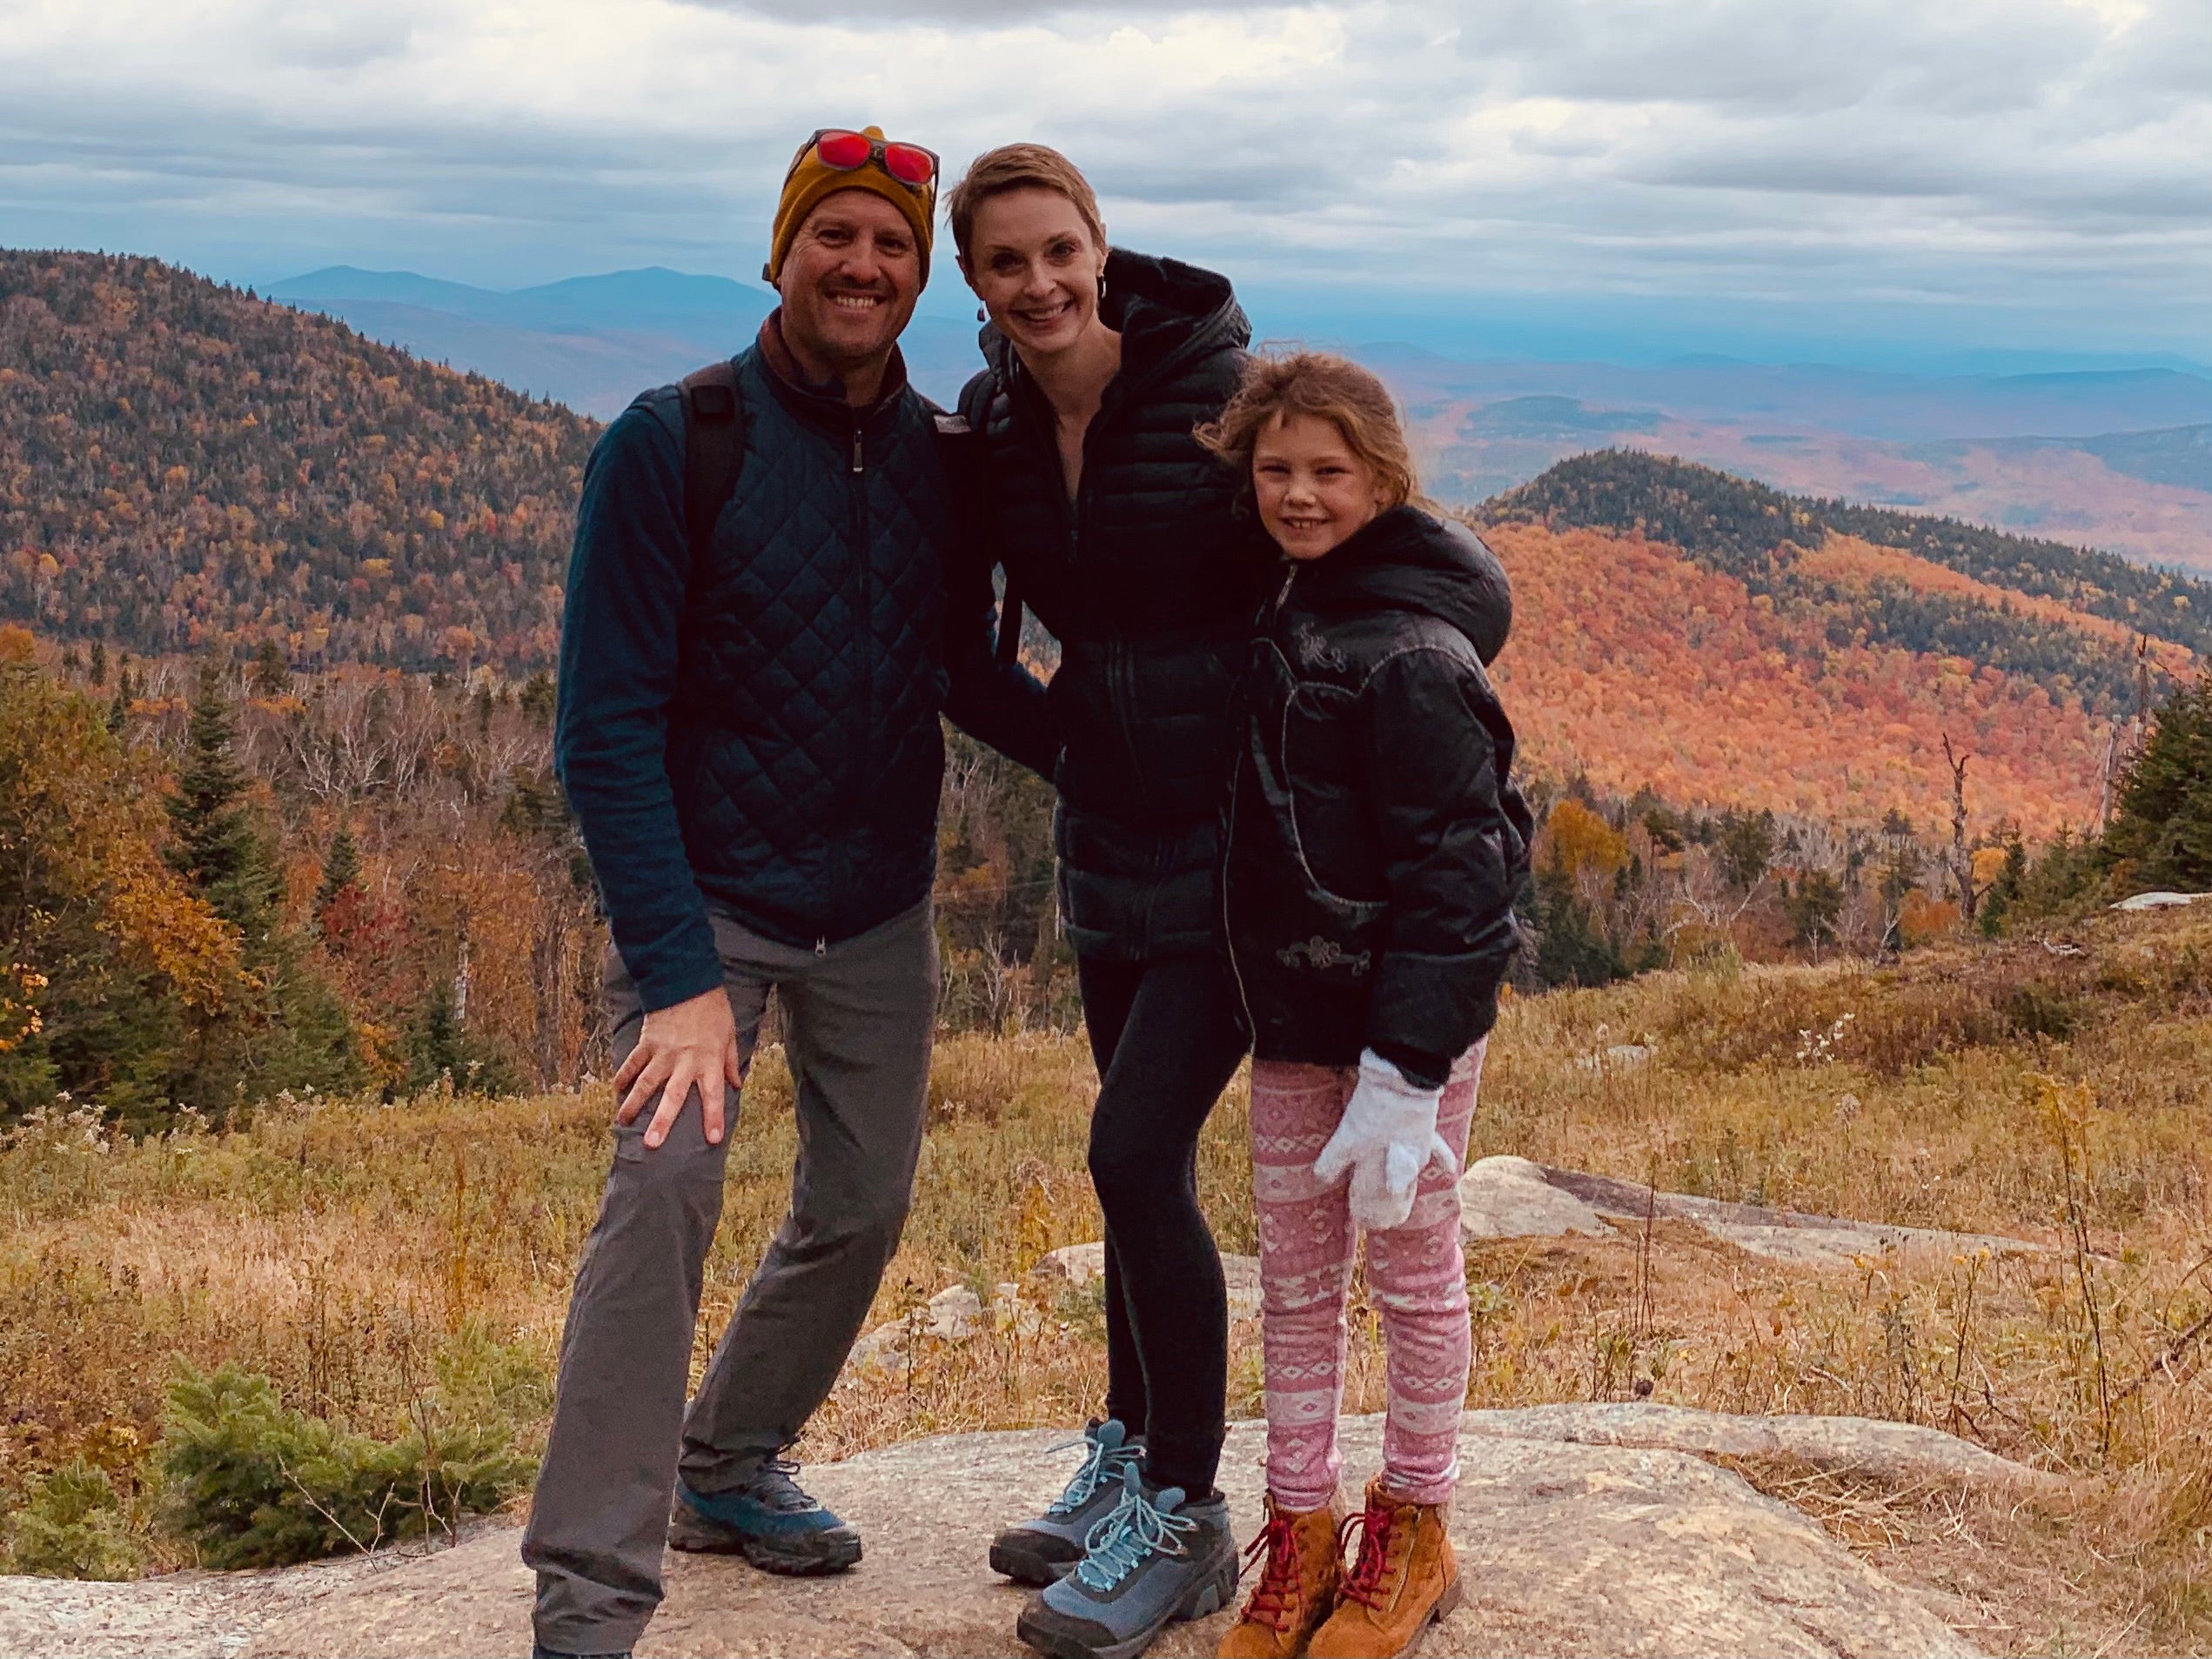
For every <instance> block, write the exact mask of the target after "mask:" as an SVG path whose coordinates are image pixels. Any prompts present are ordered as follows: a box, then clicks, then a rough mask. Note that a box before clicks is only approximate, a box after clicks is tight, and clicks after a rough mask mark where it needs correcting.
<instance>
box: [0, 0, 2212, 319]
mask: <svg viewBox="0 0 2212 1659" xmlns="http://www.w3.org/2000/svg"><path fill="white" fill-rule="evenodd" d="M64 11H66V12H67V13H68V15H67V16H66V17H64ZM29 23H30V26H26V27H17V26H14V25H11V27H10V30H9V31H8V32H7V34H6V36H5V37H0V218H4V220H5V221H6V222H7V223H8V224H10V226H11V227H17V228H12V229H10V231H7V232H5V234H7V235H8V236H9V237H10V239H16V240H42V239H43V240H50V241H75V242H77V243H79V244H96V243H97V244H104V245H107V246H111V247H112V246H137V247H144V248H146V249H147V250H148V251H158V252H171V253H174V254H177V255H180V256H182V257H186V258H200V259H202V260H204V261H208V262H214V261H216V260H218V259H223V260H229V261H232V262H234V263H235V262H236V261H238V260H239V259H241V258H245V259H250V260H253V261H258V266H257V268H258V270H259V271H261V272H262V273H263V274H265V275H274V274H279V273H281V272H282V271H284V270H285V267H287V266H289V265H305V264H311V263H314V262H316V261H317V259H318V257H320V256H322V255H325V254H327V255H330V256H332V257H344V258H353V259H355V260H356V261H357V262H363V263H378V264H386V265H403V264H404V265H411V266H413V267H416V268H421V269H427V270H431V271H435V272H439V273H443V274H452V275H455V276H460V277H464V278H471V279H474V280H498V279H499V278H500V277H502V276H506V277H509V278H511V279H512V280H513V281H516V282H521V281H526V280H531V279H534V278H542V277H546V276H553V275H562V274H569V273H573V272H575V271H587V270H597V269H606V268H609V267H611V266H613V265H614V264H621V263H639V262H642V261H643V260H646V259H657V260H660V261H661V262H663V263H668V264H683V265H689V266H691V267H692V268H708V269H721V270H727V271H738V272H741V273H743V272H749V271H750V270H751V269H752V268H753V267H754V265H756V264H757V261H758V259H759V257H760V251H759V244H760V242H761V239H762V237H763V234H764V226H765V220H766V216H767V208H768V205H769V203H770V200H771V198H772V195H773V191H774V185H775V183H776V180H777V179H778V178H779V177H781V170H782V165H783V163H784V161H785V159H786V158H787V157H788V152H789V147H790V144H791V143H792V141H793V139H794V137H796V136H798V135H800V134H802V133H803V132H804V131H805V130H807V129H808V127H811V126H813V125H816V124H820V123H821V121H823V120H858V119H863V118H867V119H877V120H881V121H883V122H884V123H885V124H887V125H889V126H892V127H894V128H895V130H899V131H902V132H904V133H908V134H911V135H912V136H914V137H918V138H921V139H922V140H923V141H924V142H928V143H929V144H932V145H933V146H935V148H937V149H939V150H940V151H942V152H943V153H944V154H945V155H946V157H947V158H948V163H949V164H951V165H952V167H953V168H954V170H955V171H957V170H958V168H959V166H960V165H962V164H963V163H964V161H965V159H966V158H967V157H969V156H972V155H973V154H975V152H976V151H979V150H981V149H982V148H985V147H987V146H988V145H989V144H995V143H1000V142H1004V141H1006V140H1008V139H1010V138H1015V137H1036V138H1042V139H1043V140H1045V141H1047V142H1050V143H1056V144H1060V145H1061V146H1062V148H1064V149H1066V150H1067V151H1069V153H1070V154H1071V155H1073V156H1074V157H1076V159H1077V160H1078V161H1079V162H1080V163H1081V164H1083V166H1084V167H1085V168H1086V169H1087V170H1088V171H1089V172H1090V173H1091V175H1092V177H1093V178H1094V179H1095V180H1096V183H1097V184H1098V185H1099V187H1100V190H1101V191H1102V194H1103V196H1104V197H1105V199H1106V205H1107V211H1108V217H1109V225H1110V227H1111V229H1112V230H1113V231H1114V233H1115V235H1116V237H1117V238H1118V239H1121V240H1124V241H1128V242H1130V243H1132V244H1137V245H1152V246H1158V247H1162V248H1164V249H1168V250H1170V251H1176V252H1178V253H1182V254H1184V255H1186V256H1187V257H1191V258H1201V259H1213V260H1216V261H1218V262H1221V263H1223V264H1227V265H1228V266H1230V268H1232V269H1234V270H1235V271H1237V273H1238V274H1239V276H1240V278H1245V279H1250V280H1256V281H1264V282H1290V281H1299V282H1311V283H1317V284H1329V285H1330V286H1331V287H1332V288H1333V289H1335V290H1337V291H1345V292H1351V293H1355V294H1369V295H1387V294H1403V295H1406V296H1410V297H1423V296H1425V297H1428V298H1429V300H1431V301H1435V300H1437V299H1438V298H1451V299H1453V300H1455V302H1456V303H1463V304H1479V303H1481V301H1482V297H1483V296H1485V295H1510V294H1524V295H1526V294H1541V295H1553V296H1567V295H1572V294H1577V293H1580V294H1586V295H1589V296H1592V298H1593V303H1597V302H1602V301H1603V300H1604V298H1605V297H1606V296H1609V295H1611V296H1620V295H1636V296H1661V297H1664V296H1673V297H1675V298H1679V299H1680V300H1682V301H1683V302H1684V303H1691V302H1696V303H1699V304H1704V303H1707V302H1712V303H1722V304H1725V303H1730V302H1736V301H1740V302H1742V303H1744V304H1780V303H1783V302H1784V301H1788V302H1792V303H1805V304H1826V305H1828V306H1831V307H1834V308H1851V307H1857V308H1860V309H1864V308H1866V307H1883V306H1887V307H1892V308H1903V309H1906V310H1910V309H1912V308H1915V307H1917V308H1920V309H1922V310H1926V311H1930V312H1931V313H1934V312H1941V314H1943V315H1945V316H1947V317H1951V318H1956V319H1957V321H1958V324H1959V325H1961V326H1971V327H1974V328H1981V329H1984V330H1988V329H2001V327H2002V326H2004V324H2003V321H2002V319H2003V318H2004V317H2005V316H2007V315H2008V314H2010V315H2016V316H2018V317H2020V318H2031V317H2032V318H2034V319H2035V320H2034V324H2033V326H2034V329H2035V330H2036V331H2045V330H2048V328H2049V327H2050V326H2052V325H2053V323H2054V320H2055V322H2056V324H2057V325H2059V326H2061V327H2078V329H2079V330H2080V331H2081V333H2082V335H2083V337H2084V338H2088V337H2089V336H2091V335H2095V337H2096V338H2118V335H2119V334H2120V333H2123V332H2124V333H2128V334H2129V336H2130V338H2140V339H2142V341H2144V342H2146V343H2148V342H2152V341H2157V342H2162V343H2164V344H2166V345H2168V346H2169V347H2171V348H2175V349H2195V350H2197V351H2200V352H2201V351H2202V350H2203V349H2204V348H2203V345H2202V341H2203V340H2204V339H2205V338H2208V337H2212V298H2208V296H2212V177H2208V175H2207V172H2206V170H2205V169H2204V167H2203V165H2202V157H2203V156H2204V155H2206V154H2207V153H2212V8H2208V7H2206V6H2205V5H2203V3H2202V0H1958V3H1955V4H1949V5H1945V6H1941V7H1929V6H1927V5H1925V4H1924V3H1920V0H1803V3H1795V4H1778V3H1775V0H1670V3H1665V4H1654V3H1651V0H1493V3H1486V4H1478V3H1461V4H1450V3H1427V4H1414V3H1399V0H1368V3H1333V0H1324V3H1317V4H1311V5H1305V6H1295V7H1282V6H1269V5H1253V4H1244V3H1217V4H1205V3H1187V0H1117V3H1115V4H1114V5H1113V6H1112V7H1111V8H1110V10H1109V9H1108V8H1107V7H1106V6H1105V4H1104V3H1103V0H1098V3H1093V0H1070V3H1066V4H1059V3H1044V4H1041V5H1040V4H1023V5H1016V4H1012V3H1008V0H927V3H925V4H924V5H922V7H921V8H920V9H918V10H908V11H902V13H901V14H900V16H899V17H897V18H896V19H895V20H891V21H888V22H887V21H881V20H879V19H877V18H876V17H874V16H873V15H872V14H865V13H863V14H855V17H853V18H851V19H850V20H847V19H845V18H842V17H835V16H833V17H828V18H827V19H825V17H824V14H823V13H822V12H821V11H820V10H812V9H810V10H807V11H805V12H801V11H800V10H798V9H797V8H795V7H789V6H783V5H774V4H767V3H754V0H729V3H694V0H634V3H631V4H626V5H625V6H622V7H617V8H609V7H603V6H597V5H594V4H590V3H587V0H540V3H539V4H538V5H537V6H535V7H533V9H531V10H529V11H527V12H526V13H517V12H514V11H513V10H508V9H504V8H495V7H493V5H492V4H491V3H490V0H451V3H432V0H384V3H378V4H374V5H372V4H370V3H367V0H354V3H344V0H341V3H333V4H331V5H326V6H325V7H323V8H322V9H321V10H319V11H315V12H312V13H302V12H299V11H298V10H297V9H294V8H287V7H285V6H283V5H279V4H278V3H275V0H213V3H211V5H209V6H206V7H198V8H192V9H190V10H189V13H187V12H186V11H185V10H184V9H178V8H173V7H168V6H165V5H163V4H158V3H156V0H105V3H104V5H103V6H102V7H100V8H97V9H95V8H75V9H61V8H50V9H47V10H44V11H42V12H39V13H37V14H36V16H35V17H32V18H30V20H29ZM225 274H234V273H233V272H226V273H225ZM2068 319H2072V320H2071V321H2070V322H2069V321H2068ZM2021 326H2022V327H2023V328H2025V327H2027V326H2028V324H2025V323H2023V324H2021Z"/></svg>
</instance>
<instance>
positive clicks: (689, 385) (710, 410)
mask: <svg viewBox="0 0 2212 1659" xmlns="http://www.w3.org/2000/svg"><path fill="white" fill-rule="evenodd" d="M683 395H684V527H685V529H686V530H687V532H689V534H690V538H691V557H692V564H693V566H694V568H696V567H697V566H698V565H700V563H701V562H702V561H703V560H704V559H705V558H706V554H707V542H708V540H709V539H711V538H712V537H713V536H714V521H715V520H716V519H718V518H721V516H722V509H723V508H724V507H726V506H727V505H729V498H730V497H731V496H732V495H734V494H735V493H736V492H737V479H738V474H739V473H740V472H743V471H744V468H745V424H746V423H745V394H744V392H743V391H742V390H741V389H740V387H739V385H738V379H737V365H736V363H735V362H734V361H733V360H730V359H727V358H726V359H724V360H723V361H722V362H720V363H710V364H708V365H707V366H706V367H705V368H703V369H694V370H693V371H691V372H690V373H689V374H687V375H686V376H685V377H684V378H683Z"/></svg>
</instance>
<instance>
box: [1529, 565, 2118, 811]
mask: <svg viewBox="0 0 2212 1659" xmlns="http://www.w3.org/2000/svg"><path fill="white" fill-rule="evenodd" d="M1485 536H1486V537H1487V539H1489V541H1490V543H1491V546H1492V547H1494V548H1495V549H1496V550H1497V552H1498V556H1499V557H1500V558H1501V559H1504V560H1505V566H1506V569H1507V570H1508V571H1509V572H1511V573H1512V581H1513V607H1514V613H1515V619H1514V631H1513V639H1512V644H1511V645H1510V646H1508V647H1507V648H1506V651H1505V653H1504V655H1503V656H1501V657H1500V658H1499V659H1498V666H1497V670H1496V672H1497V677H1498V686H1499V688H1500V691H1501V692H1502V693H1503V695H1504V697H1505V702H1506V706H1507V707H1508V708H1509V709H1510V710H1511V711H1512V716H1513V724H1514V726H1515V728H1516V730H1517V731H1518V733H1519V734H1520V738H1521V742H1522V753H1523V755H1524V756H1525V759H1526V763H1527V765H1528V766H1529V767H1530V768H1531V769H1532V770H1533V771H1535V772H1538V773H1545V774H1549V775H1552V776H1555V777H1556V776H1576V775H1580V776H1584V777H1586V778H1587V779H1589V780H1590V781H1591V782H1592V784H1593V785H1595V786H1598V787H1599V788H1600V789H1603V790H1607V791H1614V792H1621V793H1627V792H1632V791H1634V790H1636V789H1639V788H1649V789H1652V790H1654V791H1656V792H1657V793H1659V794H1660V795H1662V796H1665V797H1666V798H1667V799H1672V800H1679V801H1684V802H1689V803H1697V804H1706V805H1711V806H1720V805H1723V804H1726V805H1730V806H1740V807H1745V808H1748V809H1751V810H1753V811H1759V810H1772V811H1773V812H1776V813H1786V814H1793V815H1797V816H1800V817H1806V818H1818V819H1834V820H1840V821H1843V822H1850V823H1860V824H1872V823H1874V822H1877V821H1879V820H1880V819H1882V818H1883V817H1884V815H1885V814H1887V813H1890V812H1892V811H1900V812H1902V813H1905V814H1906V815H1907V817H1909V818H1911V819H1914V821H1915V822H1918V823H1922V824H1928V823H1933V822H1934V821H1937V820H1938V819H1941V818H1942V817H1944V816H1946V815H1947V813H1948V812H1949V808H1950V799H1951V777H1950V772H1949V769H1948V767H1947V766H1946V764H1945V762H1944V759H1943V739H1944V737H1945V736H1946V735H1948V736H1949V737H1950V738H1951V739H1952V741H1953V744H1954V746H1955V747H1961V748H1964V749H1965V750H1967V751H1968V752H1969V753H1972V754H1973V755H1974V757H1975V759H1974V764H1973V767H1972V777H1973V781H1974V790H1973V799H1974V803H1975V805H1976V807H1977V809H1978V810H1979V811H1980V812H1981V813H1985V814H1987V817H1988V819H1993V820H1994V819H2009V820H2011V821H2012V822H2014V823H2015V824H2016V825H2018V826H2019V827H2020V829H2021V831H2022V833H2026V834H2028V836H2030V837H2033V838H2038V839H2040V838H2042V837H2045V836H2048V835H2049V834H2052V833H2054V832H2056V831H2057V830H2059V829H2061V828H2065V827H2069V826H2070V827H2073V828H2075V829H2079V828H2080V827H2081V826H2082V825H2084V824H2085V823H2087V822H2088V821H2090V820H2091V819H2094V818H2095V813H2096V809H2097V800H2098V791H2099V789H2100V786H2101V780H2102V776H2103V764H2104V759H2105V753H2106V745H2107V743H2108V739H2109V734H2110V732H2111V729H2112V723H2111V721H2110V720H2109V719H2105V718H2103V717H2101V716H2099V715H2097V714H2095V713H2094V712H2091V711H2090V710H2089V709H2088V708H2086V707H2084V706H2083V703H2082V699H2081V697H2080V695H2079V694H2078V693H2077V694H2054V692H2052V691H2051V690H2050V689H2048V687H2046V686H2043V685H2041V684H2040V683H2038V682H2037V681H2036V680H2035V679H2032V678H2029V677H2028V676H2026V675H2024V674H2019V673H2008V672H2004V671H2003V670H2001V669H1996V668H1990V667H1986V666H1977V665H1976V664H1974V662H1972V661H1971V660H1969V659H1965V658H1960V657H1944V656H1935V655H1931V654H1927V653H1924V652H1913V651H1909V650H1907V649H1904V648H1903V647H1900V646H1889V645H1881V644H1874V643H1868V642H1863V641H1846V642H1845V643H1842V644H1836V643H1833V642H1832V641H1831V640H1830V639H1828V638H1827V634H1826V632H1825V630H1824V629H1823V628H1822V627H1821V625H1820V623H1819V621H1818V620H1817V619H1812V618H1808V617H1804V616H1793V615H1790V614H1788V613H1787V612H1784V611H1781V610H1780V609H1779V608H1778V607H1777V606H1776V605H1774V603H1773V600H1772V599H1770V598H1768V597H1767V596H1765V595H1754V594H1753V593H1751V592H1749V591H1747V589H1746V586H1745V585H1744V584H1743V583H1742V582H1741V581H1739V580H1736V579H1733V578H1730V577H1726V576H1723V575H1719V574H1717V573H1715V572H1712V571H1709V570H1706V569H1703V568H1701V567H1699V565H1697V564H1696V563H1694V562H1693V561H1692V560H1690V559H1685V558H1683V557H1682V556H1681V554H1680V552H1679V551H1678V550H1677V549H1675V548H1673V547H1671V546H1669V545H1666V544H1664V543H1660V542H1655V541H1650V540H1647V539H1645V538H1643V537H1641V536H1638V535H1633V534H1631V535H1626V536H1622V535H1610V534H1606V533H1605V532H1599V531H1594V530H1573V529H1569V530H1556V531H1555V530H1552V529H1548V528H1545V527H1544V526H1541V525H1520V524H1506V525H1492V526H1491V527H1489V528H1488V529H1487V530H1486V531H1485Z"/></svg>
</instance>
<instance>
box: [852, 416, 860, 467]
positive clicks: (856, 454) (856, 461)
mask: <svg viewBox="0 0 2212 1659" xmlns="http://www.w3.org/2000/svg"><path fill="white" fill-rule="evenodd" d="M860 470H861V429H860V427H859V426H858V425H855V426H854V428H853V471H854V472H859V471H860Z"/></svg>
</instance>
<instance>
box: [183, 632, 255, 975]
mask: <svg viewBox="0 0 2212 1659" xmlns="http://www.w3.org/2000/svg"><path fill="white" fill-rule="evenodd" d="M223 680H224V672H223V667H222V665H221V664H219V663H218V662H217V661H216V660H215V659H212V658H210V659H208V660H207V661H206V662H204V663H203V664H202V665H201V666H200V673H199V687H198V693H197V695H196V696H195V697H194V699H193V700H192V716H191V726H189V727H188V728H187V730H186V733H185V737H184V765H183V766H182V767H181V769H180V770H179V772H178V778H177V793H175V794H174V795H172V796H171V798H170V801H169V823H170V828H171V833H173V835H174V836H175V845H174V846H171V848H170V850H169V862H170V864H171V866H172V867H173V868H174V869H175V870H176V871H177V873H178V874H180V875H182V876H183V877H184V879H185V880H188V881H190V882H191V884H192V886H194V887H195V888H196V889H198V892H199V893H200V894H201V896H202V897H204V899H205V900H207V901H208V903H209V904H210V905H211V906H214V908H215V913H216V914H218V915H219V916H221V917H222V918H223V919H224V920H225V921H227V922H229V923H230V924H231V926H234V927H236V928H237V929H238V931H239V932H240V933H243V934H245V938H246V940H247V944H248V947H249V948H251V946H252V945H253V944H254V943H255V942H256V941H258V940H260V939H262V938H263V937H264V936H265V934H266V933H268V930H269V921H270V909H271V904H272V903H273V901H274V900H275V898H276V893H277V873H276V870H275V867H274V862H273V860H271V857H270V854H269V849H268V846H267V845H266V844H265V842H264V841H263V840H262V839H261V834H260V832H259V830H258V827H257V826H256V825H255V824H254V821H253V813H252V809H251V805H250V803H249V802H248V801H247V799H246V777H245V772H244V770H243V769H242V768H241V767H240V766H238V761H237V759H235V757H234V756H233V755H232V754H231V743H232V739H233V733H232V728H231V699H230V697H229V695H228V693H227V692H225V688H224V685H223Z"/></svg>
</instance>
